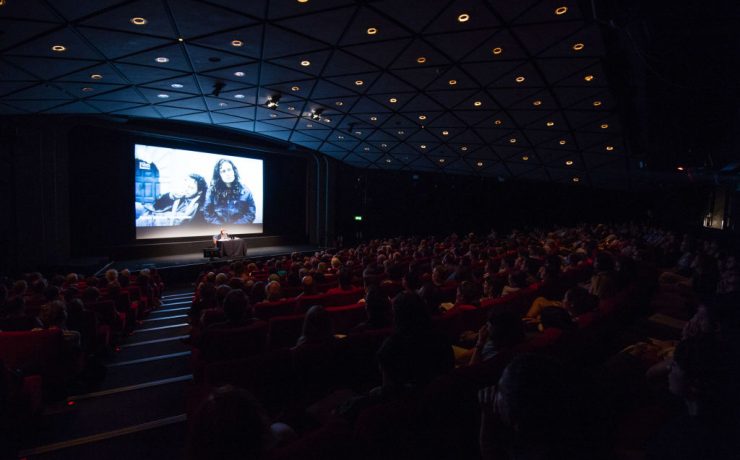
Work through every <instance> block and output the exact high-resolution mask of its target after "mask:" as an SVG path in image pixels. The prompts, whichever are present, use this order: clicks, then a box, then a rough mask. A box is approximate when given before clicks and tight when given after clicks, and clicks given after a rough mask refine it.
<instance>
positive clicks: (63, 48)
mask: <svg viewBox="0 0 740 460" xmlns="http://www.w3.org/2000/svg"><path fill="white" fill-rule="evenodd" d="M51 50H52V51H54V52H55V53H63V52H65V51H67V47H66V46H64V45H54V46H52V47H51Z"/></svg>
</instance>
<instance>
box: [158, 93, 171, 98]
mask: <svg viewBox="0 0 740 460" xmlns="http://www.w3.org/2000/svg"><path fill="white" fill-rule="evenodd" d="M157 97H158V98H160V99H167V98H168V97H170V95H169V94H164V93H159V94H157Z"/></svg>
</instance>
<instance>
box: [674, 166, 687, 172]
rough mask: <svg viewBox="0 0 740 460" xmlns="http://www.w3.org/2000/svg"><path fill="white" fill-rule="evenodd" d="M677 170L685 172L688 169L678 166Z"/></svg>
mask: <svg viewBox="0 0 740 460" xmlns="http://www.w3.org/2000/svg"><path fill="white" fill-rule="evenodd" d="M676 169H677V170H679V171H683V170H684V169H686V168H684V167H683V166H677V167H676Z"/></svg>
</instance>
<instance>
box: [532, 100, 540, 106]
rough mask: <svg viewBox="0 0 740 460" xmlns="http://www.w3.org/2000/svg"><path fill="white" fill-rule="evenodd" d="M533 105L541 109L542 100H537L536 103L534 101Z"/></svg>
mask: <svg viewBox="0 0 740 460" xmlns="http://www.w3.org/2000/svg"><path fill="white" fill-rule="evenodd" d="M532 105H533V106H535V107H539V106H541V105H542V101H541V100H539V99H537V100H536V101H533V102H532Z"/></svg>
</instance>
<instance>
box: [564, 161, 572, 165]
mask: <svg viewBox="0 0 740 460" xmlns="http://www.w3.org/2000/svg"><path fill="white" fill-rule="evenodd" d="M565 165H566V166H573V160H565Z"/></svg>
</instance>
